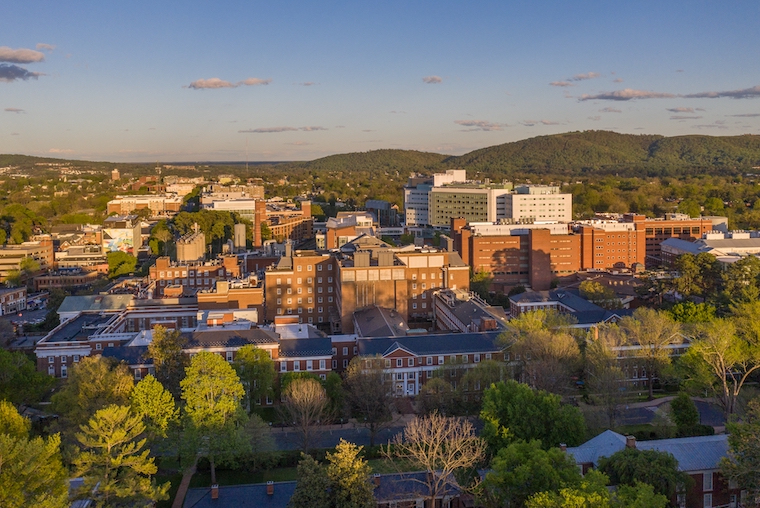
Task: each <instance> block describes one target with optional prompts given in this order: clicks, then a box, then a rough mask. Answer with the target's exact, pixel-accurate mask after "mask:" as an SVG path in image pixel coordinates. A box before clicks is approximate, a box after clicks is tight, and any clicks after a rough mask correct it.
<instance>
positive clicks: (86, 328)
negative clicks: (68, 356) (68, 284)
mask: <svg viewBox="0 0 760 508" xmlns="http://www.w3.org/2000/svg"><path fill="white" fill-rule="evenodd" d="M112 318H113V316H111V315H106V316H104V315H102V314H80V315H79V316H77V317H75V318H74V319H71V320H69V321H66V322H65V323H64V324H63V325H62V326H61V327H60V328H58V329H56V330H54V331H53V332H51V333H50V334H49V335H48V336H46V337H45V338H44V339H43V340H42V341H40V342H43V341H44V342H79V341H86V340H87V338H88V337H89V336H90V335H92V334H94V333H95V332H96V331H97V329H98V328H100V327H101V326H103V325H105V324H106V323H107V322H108V321H110V320H111V319H112Z"/></svg>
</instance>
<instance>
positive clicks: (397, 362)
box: [396, 358, 404, 367]
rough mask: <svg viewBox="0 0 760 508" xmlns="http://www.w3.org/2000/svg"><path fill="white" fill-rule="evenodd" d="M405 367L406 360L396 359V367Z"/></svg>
mask: <svg viewBox="0 0 760 508" xmlns="http://www.w3.org/2000/svg"><path fill="white" fill-rule="evenodd" d="M403 366H404V360H403V359H401V358H396V367H403Z"/></svg>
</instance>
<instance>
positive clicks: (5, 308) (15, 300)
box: [0, 287, 26, 316]
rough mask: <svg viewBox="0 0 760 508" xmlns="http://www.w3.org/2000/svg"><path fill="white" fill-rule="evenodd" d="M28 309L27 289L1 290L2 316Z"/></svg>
mask: <svg viewBox="0 0 760 508" xmlns="http://www.w3.org/2000/svg"><path fill="white" fill-rule="evenodd" d="M25 309H26V288H25V287H20V288H8V289H0V316H5V315H6V314H15V313H16V312H19V311H22V310H25Z"/></svg>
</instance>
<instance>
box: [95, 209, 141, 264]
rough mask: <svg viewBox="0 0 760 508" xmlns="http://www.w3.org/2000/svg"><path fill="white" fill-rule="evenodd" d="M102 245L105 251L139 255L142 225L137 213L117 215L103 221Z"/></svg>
mask: <svg viewBox="0 0 760 508" xmlns="http://www.w3.org/2000/svg"><path fill="white" fill-rule="evenodd" d="M102 239H103V240H102V242H103V244H102V246H103V250H104V251H105V252H116V251H121V252H127V253H129V254H133V255H135V256H136V255H137V249H139V248H140V247H141V246H142V226H141V224H140V219H139V217H138V216H137V215H115V216H113V217H107V218H106V220H104V221H103V229H102Z"/></svg>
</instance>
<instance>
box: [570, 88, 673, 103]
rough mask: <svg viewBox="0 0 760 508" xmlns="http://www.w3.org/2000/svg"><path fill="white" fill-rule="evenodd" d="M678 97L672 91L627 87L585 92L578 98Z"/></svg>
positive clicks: (591, 99)
mask: <svg viewBox="0 0 760 508" xmlns="http://www.w3.org/2000/svg"><path fill="white" fill-rule="evenodd" d="M673 97H676V95H673V94H671V93H663V92H651V91H648V90H633V89H631V88H626V89H624V90H617V91H614V92H602V93H599V94H596V95H587V94H583V95H581V96H580V98H579V99H578V100H581V101H596V100H601V101H630V100H634V99H668V98H673Z"/></svg>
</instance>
